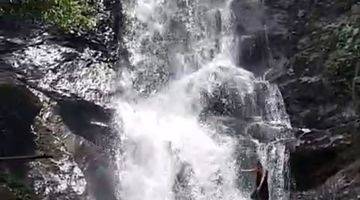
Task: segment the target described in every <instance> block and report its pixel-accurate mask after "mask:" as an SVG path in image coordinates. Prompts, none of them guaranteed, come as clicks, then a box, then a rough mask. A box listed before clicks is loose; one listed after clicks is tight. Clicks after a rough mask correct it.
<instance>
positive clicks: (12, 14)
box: [0, 0, 96, 33]
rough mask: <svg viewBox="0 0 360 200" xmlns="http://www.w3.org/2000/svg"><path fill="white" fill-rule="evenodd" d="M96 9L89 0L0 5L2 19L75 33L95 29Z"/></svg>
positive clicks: (35, 0)
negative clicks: (23, 20)
mask: <svg viewBox="0 0 360 200" xmlns="http://www.w3.org/2000/svg"><path fill="white" fill-rule="evenodd" d="M95 7H96V6H95V3H94V2H93V1H89V0H23V1H20V0H19V1H9V2H7V3H0V17H3V18H4V17H6V18H20V19H30V20H35V21H42V22H45V23H47V24H51V25H55V26H56V27H59V28H60V29H61V30H63V31H64V32H68V33H75V32H79V31H81V30H91V29H93V28H95V26H96V18H95V11H96V8H95Z"/></svg>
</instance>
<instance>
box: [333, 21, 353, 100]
mask: <svg viewBox="0 0 360 200" xmlns="http://www.w3.org/2000/svg"><path fill="white" fill-rule="evenodd" d="M334 33H335V35H336V37H337V43H336V48H335V50H334V51H332V52H331V53H330V55H329V58H328V60H327V62H326V65H327V70H328V72H329V73H328V74H329V76H330V77H331V78H336V79H338V80H342V81H340V82H338V84H339V83H340V85H338V86H340V87H341V88H343V89H344V90H345V91H344V92H346V93H347V94H351V92H352V89H353V88H352V87H353V86H352V82H353V80H354V78H356V76H358V75H359V74H356V65H357V62H359V58H360V27H359V24H343V25H341V26H340V27H338V28H337V29H335V30H334Z"/></svg>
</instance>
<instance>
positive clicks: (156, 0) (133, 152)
mask: <svg viewBox="0 0 360 200" xmlns="http://www.w3.org/2000/svg"><path fill="white" fill-rule="evenodd" d="M231 3H232V1H231V0H168V1H166V0H135V1H131V0H124V1H123V9H124V16H125V17H126V22H125V24H126V32H125V35H124V45H125V47H126V49H127V50H128V52H129V56H130V57H129V62H130V64H131V66H128V67H127V68H124V70H123V71H122V76H121V78H120V80H121V81H119V87H121V89H122V91H124V93H123V94H122V96H121V97H119V98H118V99H117V100H116V101H115V104H116V108H117V115H116V122H117V125H118V127H119V134H120V135H121V142H120V144H119V146H118V149H117V150H118V160H117V163H118V174H117V175H118V179H119V185H118V197H119V199H124V200H234V199H239V200H241V199H249V198H250V197H249V196H250V192H251V190H252V189H253V188H254V185H253V182H254V180H253V179H254V177H253V176H251V175H249V174H244V173H242V172H241V170H240V169H241V168H250V167H252V166H253V165H254V163H255V162H256V160H260V161H261V162H262V163H263V165H264V166H265V167H266V168H267V169H268V170H269V180H268V182H269V185H270V196H271V199H276V200H277V199H288V194H287V192H286V175H287V164H286V163H287V154H286V148H285V146H284V145H283V144H282V143H281V142H280V141H282V140H284V139H287V138H289V137H290V133H289V132H288V131H287V128H289V127H290V122H289V119H288V116H287V115H286V112H285V109H284V105H283V101H282V97H281V94H280V92H279V91H278V89H277V87H276V86H275V85H272V84H269V83H268V82H266V81H264V80H261V79H259V78H256V77H255V76H254V75H253V74H252V73H251V72H249V71H246V70H245V69H242V68H241V67H240V66H237V64H236V63H238V62H237V61H236V59H237V54H238V37H236V35H235V34H234V30H233V29H234V27H233V25H232V24H233V20H234V19H233V15H232V11H231Z"/></svg>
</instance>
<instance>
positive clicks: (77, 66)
mask: <svg viewBox="0 0 360 200" xmlns="http://www.w3.org/2000/svg"><path fill="white" fill-rule="evenodd" d="M98 6H99V7H98V8H97V9H98V10H99V13H97V14H98V15H97V17H98V18H99V21H100V22H99V26H98V27H97V28H96V30H92V31H88V32H81V33H79V34H77V35H69V34H64V33H60V32H59V31H58V30H57V29H56V28H53V27H45V26H43V25H41V24H36V23H30V22H24V21H22V20H20V19H19V20H7V19H0V27H1V29H0V156H11V155H24V154H35V153H46V154H50V155H52V156H53V157H54V158H53V159H47V160H37V161H33V162H31V163H14V164H11V165H10V164H9V165H8V164H6V165H5V164H2V163H0V169H1V171H2V172H3V171H6V172H9V174H10V176H13V175H18V174H19V172H20V173H21V174H20V177H19V178H20V179H19V181H20V182H21V183H24V184H25V185H26V186H27V187H28V188H27V189H29V190H30V191H31V192H32V193H36V195H37V196H38V197H39V199H60V200H61V199H64V200H65V199H66V200H72V199H74V200H75V199H101V200H102V199H107V200H111V199H116V198H115V193H116V191H115V188H114V185H115V184H114V181H115V179H116V178H115V177H114V175H113V174H112V173H111V172H113V171H114V163H112V160H111V158H112V157H111V156H112V154H111V150H112V149H111V147H112V146H111V145H113V144H115V142H116V138H115V136H114V135H115V134H114V131H113V130H112V128H111V120H112V111H111V109H110V108H108V107H105V105H107V103H108V102H109V99H110V97H111V95H113V94H114V92H116V91H113V90H112V87H110V86H111V84H112V81H113V80H115V77H116V70H117V69H118V66H117V65H116V62H117V59H118V58H119V57H118V55H117V54H118V53H119V52H120V53H121V50H119V49H118V48H119V46H118V44H119V42H120V40H121V32H122V19H121V5H120V1H119V0H105V1H101V2H100V1H99V2H98ZM40 109H41V110H40ZM10 167H11V168H10ZM12 168H13V169H14V170H12V171H11V169H12ZM3 169H5V170H3ZM20 170H21V171H20ZM2 186H4V187H5V189H2V188H1V187H2ZM8 186H9V183H6V182H4V180H3V179H2V177H1V173H0V194H4V195H5V194H6V195H8V196H9V198H10V196H16V198H21V199H26V198H25V197H24V196H22V195H19V194H18V192H17V190H18V189H19V188H11V191H8V189H9V188H8ZM14 189H15V190H14ZM2 197H3V196H2V195H1V196H0V199H1V198H2ZM31 199H36V198H31Z"/></svg>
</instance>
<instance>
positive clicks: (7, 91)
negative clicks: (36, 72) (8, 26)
mask: <svg viewBox="0 0 360 200" xmlns="http://www.w3.org/2000/svg"><path fill="white" fill-rule="evenodd" d="M1 68H5V66H0V96H1V98H0V131H1V132H0V137H1V139H0V142H1V144H0V149H1V152H0V154H1V156H15V155H27V154H32V153H33V152H34V150H35V144H34V135H33V134H32V133H31V132H30V126H31V124H32V123H33V121H34V118H35V117H36V115H37V114H38V113H39V111H40V108H41V104H40V101H39V99H38V98H37V97H36V96H35V95H34V94H33V93H32V92H31V91H30V90H29V89H28V88H26V86H25V85H24V84H23V83H22V82H20V81H19V80H18V78H17V77H16V75H15V74H14V73H12V72H9V71H3V70H2V69H1Z"/></svg>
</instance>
